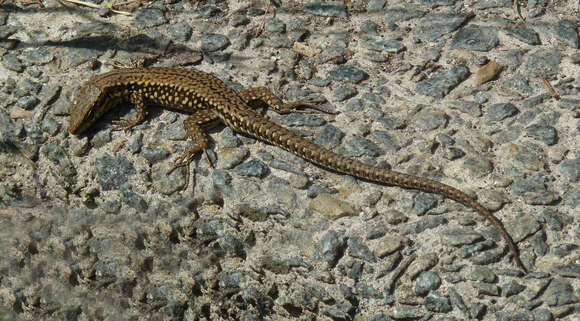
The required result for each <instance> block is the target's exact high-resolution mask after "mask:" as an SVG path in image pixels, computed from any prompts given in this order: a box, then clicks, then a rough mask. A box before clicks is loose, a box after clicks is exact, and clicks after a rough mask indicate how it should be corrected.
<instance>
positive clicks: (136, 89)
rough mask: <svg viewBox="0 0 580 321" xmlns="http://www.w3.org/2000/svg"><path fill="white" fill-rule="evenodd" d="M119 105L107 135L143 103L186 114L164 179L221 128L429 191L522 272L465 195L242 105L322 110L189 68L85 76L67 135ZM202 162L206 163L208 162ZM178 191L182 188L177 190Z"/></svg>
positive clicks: (123, 126) (128, 124) (140, 117)
mask: <svg viewBox="0 0 580 321" xmlns="http://www.w3.org/2000/svg"><path fill="white" fill-rule="evenodd" d="M124 101H126V102H130V103H131V104H133V105H134V106H135V108H136V113H135V116H134V117H133V118H121V119H120V120H117V121H113V124H114V126H113V130H125V131H127V130H130V129H131V128H133V127H135V126H136V125H138V124H140V123H142V122H143V121H144V120H145V118H146V115H147V112H146V108H147V105H159V106H162V107H165V108H169V109H171V110H177V111H179V112H183V113H186V114H190V116H188V117H187V118H186V119H185V120H184V121H183V126H184V128H185V131H186V133H187V135H188V136H189V137H190V138H191V139H192V141H193V145H192V146H191V147H189V148H187V149H186V150H185V151H184V152H183V153H182V154H181V155H180V156H179V157H177V158H176V160H175V162H174V166H173V167H172V168H171V169H170V170H169V172H168V174H170V173H171V172H172V171H173V170H175V169H176V168H178V167H181V166H185V167H186V168H187V174H186V177H189V174H190V170H189V167H190V163H191V162H192V161H193V160H194V158H195V157H196V156H197V155H198V154H200V153H202V152H203V153H205V155H206V157H207V158H208V161H209V157H208V154H207V150H208V139H207V136H206V134H205V132H204V127H207V126H208V125H210V124H216V123H223V124H225V125H226V126H229V127H230V128H232V129H233V130H234V131H237V132H240V133H243V134H246V135H249V136H252V137H254V138H256V139H258V140H261V141H265V142H267V143H270V144H272V145H274V146H277V147H280V148H283V149H285V150H287V151H289V152H291V153H294V154H295V155H298V156H300V157H302V158H304V159H305V160H307V161H309V162H311V163H313V164H315V165H318V166H320V167H322V168H326V169H329V170H331V171H334V172H337V173H341V174H347V175H351V176H354V177H357V178H360V179H363V180H366V181H370V182H374V183H378V184H383V185H388V186H398V187H402V188H407V189H416V190H420V191H424V192H429V193H437V194H440V195H443V196H445V197H447V198H450V199H452V200H455V201H457V202H459V203H461V204H463V205H465V206H467V207H469V208H471V209H472V210H474V211H475V212H477V213H478V214H479V215H481V216H483V217H484V218H485V219H487V220H488V221H489V222H490V223H491V224H492V225H494V226H495V227H496V228H497V229H498V230H499V232H500V233H501V235H502V237H503V239H504V241H505V242H506V244H507V246H508V248H509V250H510V252H511V254H512V256H513V258H514V260H515V262H516V265H517V266H518V267H519V268H521V269H522V270H524V272H527V270H526V268H525V267H524V265H523V263H522V262H521V260H520V257H519V251H518V248H517V246H516V244H515V242H514V241H513V239H512V238H511V236H510V235H509V233H508V232H507V231H506V229H505V227H504V226H503V224H502V222H501V221H500V220H499V219H498V218H497V217H495V216H494V215H493V214H492V213H491V212H490V211H489V210H488V209H487V208H485V207H484V206H482V205H481V204H480V203H478V202H477V201H476V200H475V199H473V198H472V197H470V196H469V195H468V194H466V193H465V192H463V191H461V190H459V189H457V188H455V187H452V186H450V185H446V184H443V183H440V182H437V181H434V180H431V179H427V178H423V177H419V176H414V175H409V174H405V173H401V172H396V171H393V170H390V169H385V168H380V167H376V166H371V165H368V164H366V163H363V162H361V161H358V160H356V159H353V158H349V157H345V156H342V155H340V154H338V153H335V152H333V151H331V150H328V149H326V148H324V147H322V146H320V145H317V144H315V143H314V142H313V141H310V140H308V139H305V138H303V137H302V136H300V135H298V134H296V133H294V132H293V131H291V130H289V129H287V128H285V127H283V126H281V125H278V124H277V123H275V122H273V121H271V120H269V119H268V118H267V117H265V116H263V115H262V114H261V113H259V112H258V111H256V110H254V108H253V107H252V106H251V105H250V103H252V102H255V101H259V102H262V103H265V104H266V105H268V106H269V107H270V108H272V109H273V110H274V111H276V112H277V113H279V114H286V113H291V112H297V111H298V108H299V107H300V106H307V107H313V108H315V109H318V110H322V109H319V108H317V107H316V106H315V105H313V104H309V103H305V102H295V103H283V102H282V101H281V100H280V99H279V98H278V97H277V96H276V95H274V94H273V93H272V92H271V91H270V90H269V89H267V88H266V87H257V88H249V89H246V90H242V91H239V92H236V91H234V90H233V89H231V88H230V87H228V86H227V85H226V84H225V83H224V82H223V81H221V80H220V79H218V78H217V77H215V76H214V75H213V74H211V73H206V72H203V71H200V70H197V69H183V68H166V67H149V68H143V67H139V68H125V69H114V70H111V71H109V72H106V73H103V74H100V75H96V76H93V77H92V78H91V79H89V80H88V81H87V82H85V83H84V84H83V85H82V86H81V87H80V88H79V90H78V92H77V94H76V96H75V98H74V99H73V100H72V104H71V106H70V124H69V132H70V133H71V134H74V135H80V134H82V133H83V132H85V131H86V130H87V129H88V128H89V127H91V125H92V124H93V123H94V122H95V121H97V120H98V119H99V118H100V117H101V116H103V115H104V114H105V113H107V112H108V111H110V110H111V109H112V108H114V107H116V106H118V105H119V104H120V103H122V102H124ZM322 111H323V110H322ZM209 163H210V165H211V161H209ZM187 181H189V179H188V178H187ZM186 184H187V183H186ZM186 188H187V185H186V186H185V187H184V189H186Z"/></svg>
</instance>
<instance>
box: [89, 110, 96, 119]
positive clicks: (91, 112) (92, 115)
mask: <svg viewBox="0 0 580 321" xmlns="http://www.w3.org/2000/svg"><path fill="white" fill-rule="evenodd" d="M94 119H95V111H93V110H89V112H88V113H87V120H89V121H92V120H94Z"/></svg>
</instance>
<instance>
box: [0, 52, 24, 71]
mask: <svg viewBox="0 0 580 321" xmlns="http://www.w3.org/2000/svg"><path fill="white" fill-rule="evenodd" d="M2 65H3V66H4V67H6V69H8V70H12V71H16V72H21V71H22V70H24V65H23V64H22V62H21V61H20V59H18V57H17V56H16V55H13V54H11V53H7V54H5V55H4V56H2Z"/></svg>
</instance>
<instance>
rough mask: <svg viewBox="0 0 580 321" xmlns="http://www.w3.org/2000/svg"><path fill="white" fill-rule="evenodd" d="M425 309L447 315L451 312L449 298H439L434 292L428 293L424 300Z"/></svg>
mask: <svg viewBox="0 0 580 321" xmlns="http://www.w3.org/2000/svg"><path fill="white" fill-rule="evenodd" d="M425 308H426V309H427V310H428V311H431V312H437V313H447V312H449V311H451V302H450V301H449V298H446V297H444V296H440V295H439V294H437V293H435V292H429V294H428V295H427V297H426V298H425Z"/></svg>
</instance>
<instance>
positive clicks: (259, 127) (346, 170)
mask: <svg viewBox="0 0 580 321" xmlns="http://www.w3.org/2000/svg"><path fill="white" fill-rule="evenodd" d="M243 112H244V117H240V118H241V119H245V120H246V121H242V122H237V123H233V122H228V123H230V124H229V125H230V126H232V127H233V128H234V129H235V130H238V131H241V132H244V133H246V134H248V135H251V136H253V137H255V138H257V139H260V140H263V141H266V142H269V143H271V144H273V145H276V146H279V147H281V148H284V149H285V150H287V151H289V152H291V153H294V154H296V155H298V156H300V157H302V158H304V159H306V160H308V161H309V162H312V163H314V164H317V165H319V166H321V167H324V168H327V169H330V170H333V171H335V172H338V173H342V174H347V175H351V176H355V177H357V178H360V179H363V180H368V181H372V182H375V183H379V184H384V185H392V186H399V187H404V188H410V189H417V190H421V191H424V192H429V193H437V194H441V195H443V196H445V197H448V198H451V199H453V200H455V201H457V202H459V203H461V204H463V205H465V206H467V207H470V208H472V209H473V210H474V211H476V212H477V213H478V214H479V215H481V216H483V217H484V218H486V219H487V220H488V221H489V222H490V223H491V224H493V225H494V226H495V227H497V228H498V229H499V231H500V233H501V235H502V237H503V239H504V240H505V242H506V243H507V245H508V247H509V250H510V252H511V253H512V255H513V257H514V259H515V261H516V264H517V265H518V266H519V267H520V268H521V269H523V270H524V271H527V270H526V268H525V267H524V265H523V264H522V262H521V260H520V256H519V251H518V248H517V246H516V245H515V243H514V241H513V239H512V238H511V236H510V235H509V234H508V232H507V231H506V229H505V227H504V226H503V224H502V222H501V221H500V220H499V219H498V218H496V217H495V216H493V214H492V213H491V212H490V211H489V210H488V209H486V208H485V207H483V206H482V205H481V204H479V203H478V202H477V201H475V200H474V199H473V198H471V197H470V196H469V195H467V194H465V193H464V192H462V191H460V190H458V189H456V188H454V187H452V186H449V185H445V184H442V183H439V182H436V181H433V180H430V179H427V178H422V177H417V176H413V175H408V174H404V173H399V172H395V171H391V170H388V169H384V168H379V167H375V166H371V165H367V164H365V163H362V162H360V161H357V160H355V159H352V158H347V157H344V156H341V155H339V154H337V153H334V152H332V151H330V150H328V149H326V148H324V147H322V146H319V145H316V144H315V143H313V142H311V141H309V140H307V139H304V138H302V137H301V136H299V135H297V134H296V133H294V132H292V131H291V130H289V129H287V128H284V127H282V126H280V125H278V124H276V123H273V122H271V121H269V120H268V119H266V118H264V117H263V116H261V115H259V114H258V113H255V112H253V111H251V110H244V111H243Z"/></svg>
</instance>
